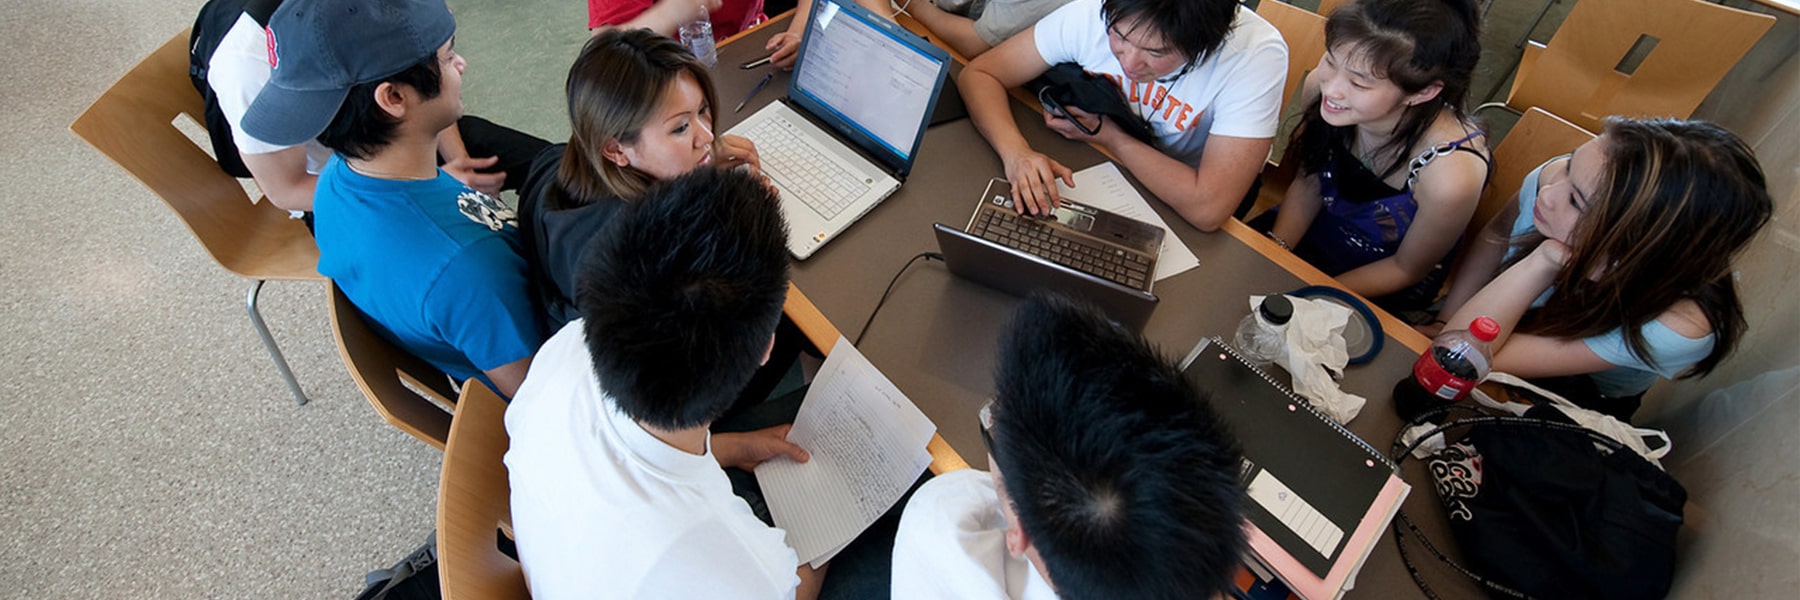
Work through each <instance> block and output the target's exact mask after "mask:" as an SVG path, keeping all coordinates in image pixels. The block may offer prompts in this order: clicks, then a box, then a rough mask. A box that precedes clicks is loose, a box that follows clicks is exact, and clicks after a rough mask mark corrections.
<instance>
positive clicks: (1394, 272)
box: [1337, 256, 1430, 298]
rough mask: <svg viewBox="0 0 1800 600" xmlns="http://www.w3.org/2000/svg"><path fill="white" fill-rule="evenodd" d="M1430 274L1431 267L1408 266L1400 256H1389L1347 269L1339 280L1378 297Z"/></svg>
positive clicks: (1355, 290)
mask: <svg viewBox="0 0 1800 600" xmlns="http://www.w3.org/2000/svg"><path fill="white" fill-rule="evenodd" d="M1429 274H1430V271H1429V269H1426V270H1424V271H1421V270H1418V269H1415V268H1408V267H1407V266H1406V265H1403V264H1401V262H1400V260H1399V258H1398V257H1394V256H1389V257H1387V258H1383V259H1381V260H1377V261H1375V262H1372V263H1369V264H1366V265H1363V266H1360V267H1357V268H1355V269H1351V270H1349V271H1346V272H1344V273H1343V274H1341V275H1338V277H1337V280H1338V283H1342V284H1344V287H1346V288H1349V290H1350V291H1352V292H1356V293H1358V294H1361V295H1362V296H1363V297H1364V298H1378V297H1381V296H1386V295H1388V294H1392V293H1394V292H1398V291H1401V290H1404V289H1406V288H1409V287H1412V286H1413V285H1416V284H1418V283H1419V282H1420V281H1422V280H1424V279H1425V276H1426V275H1429Z"/></svg>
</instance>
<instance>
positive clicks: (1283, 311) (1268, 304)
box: [1258, 294, 1294, 325]
mask: <svg viewBox="0 0 1800 600" xmlns="http://www.w3.org/2000/svg"><path fill="white" fill-rule="evenodd" d="M1258 310H1260V311H1262V316H1263V319H1266V320H1268V322H1269V324H1270V325H1286V324H1287V322H1288V320H1289V319H1292V318H1294V303H1293V302H1291V301H1289V300H1288V297H1287V296H1284V295H1282V294H1269V295H1267V296H1264V297H1263V301H1262V306H1261V307H1260V308H1259V309H1258Z"/></svg>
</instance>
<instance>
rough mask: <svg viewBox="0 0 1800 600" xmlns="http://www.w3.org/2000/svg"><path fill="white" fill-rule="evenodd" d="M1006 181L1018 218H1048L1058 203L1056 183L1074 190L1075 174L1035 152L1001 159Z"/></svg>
mask: <svg viewBox="0 0 1800 600" xmlns="http://www.w3.org/2000/svg"><path fill="white" fill-rule="evenodd" d="M1003 160H1004V161H1005V163H1006V180H1007V181H1009V182H1011V183H1012V199H1013V208H1014V209H1015V210H1018V211H1019V212H1020V213H1021V214H1033V215H1042V214H1049V212H1050V208H1051V207H1053V206H1056V204H1057V202H1058V201H1060V200H1061V199H1062V194H1059V193H1057V191H1056V180H1058V179H1061V180H1063V183H1066V184H1068V185H1069V187H1075V172H1074V171H1070V170H1069V168H1068V167H1065V166H1063V165H1062V163H1059V162H1056V160H1054V159H1052V158H1050V157H1048V156H1045V155H1044V153H1042V152H1038V151H1036V150H1027V151H1025V152H1022V153H1019V154H1016V155H1014V156H1007V157H1004V158H1003Z"/></svg>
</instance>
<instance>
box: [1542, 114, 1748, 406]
mask: <svg viewBox="0 0 1800 600" xmlns="http://www.w3.org/2000/svg"><path fill="white" fill-rule="evenodd" d="M1600 139H1601V140H1604V143H1605V146H1604V151H1605V154H1606V158H1607V166H1606V169H1605V170H1604V172H1603V174H1602V176H1601V181H1600V186H1599V189H1598V190H1597V193H1595V194H1594V195H1593V197H1591V198H1589V201H1588V202H1589V203H1588V208H1587V212H1585V213H1584V214H1583V215H1582V216H1581V219H1580V221H1578V222H1577V223H1576V225H1575V229H1574V231H1573V232H1571V233H1570V239H1569V247H1570V254H1569V259H1568V262H1567V263H1565V264H1564V266H1563V269H1562V271H1561V272H1559V273H1557V274H1556V279H1555V281H1554V283H1553V285H1555V286H1556V287H1555V291H1554V292H1552V293H1551V294H1550V298H1549V299H1548V300H1547V301H1545V302H1544V306H1543V307H1542V308H1541V309H1540V310H1537V311H1535V312H1534V314H1533V315H1531V319H1530V320H1529V321H1528V322H1526V323H1525V324H1524V325H1523V326H1521V327H1520V331H1523V332H1526V333H1532V334H1536V335H1543V336H1548V337H1554V338H1561V339H1582V338H1588V337H1593V336H1597V335H1602V334H1605V333H1607V332H1609V331H1612V330H1613V329H1614V328H1623V330H1624V331H1623V333H1624V338H1625V345H1626V346H1627V347H1629V348H1630V349H1631V353H1632V354H1633V355H1635V356H1637V357H1638V358H1639V359H1641V360H1643V361H1644V362H1646V363H1650V364H1652V365H1654V364H1655V359H1654V358H1653V357H1652V356H1651V355H1650V351H1649V344H1648V343H1647V342H1646V341H1645V339H1644V334H1643V332H1642V331H1641V329H1642V327H1643V326H1644V325H1645V324H1647V323H1649V322H1650V321H1652V320H1654V319H1656V318H1657V317H1658V316H1660V315H1661V314H1662V313H1664V312H1666V311H1668V310H1669V308H1670V307H1672V306H1674V305H1675V304H1676V303H1677V302H1680V301H1682V300H1684V299H1685V300H1693V301H1694V302H1695V303H1696V304H1698V305H1699V306H1700V311H1701V313H1703V314H1704V315H1705V316H1706V320H1707V322H1708V323H1710V324H1711V325H1712V330H1713V335H1714V336H1716V337H1715V338H1714V340H1713V348H1712V353H1710V354H1707V355H1706V358H1705V359H1702V360H1701V361H1700V362H1699V363H1696V364H1695V365H1694V368H1693V369H1692V370H1690V371H1689V372H1688V373H1686V374H1684V375H1683V376H1682V377H1684V378H1685V377H1695V376H1699V375H1704V374H1706V373H1709V372H1712V370H1713V368H1714V367H1717V366H1718V365H1719V362H1720V361H1723V360H1725V357H1726V356H1728V355H1730V354H1731V351H1732V349H1733V348H1734V347H1736V346H1737V343H1738V340H1739V339H1741V338H1742V337H1743V335H1744V330H1745V329H1746V328H1747V327H1748V324H1747V323H1746V322H1745V321H1744V308H1743V306H1742V305H1741V304H1739V302H1738V294H1737V285H1736V284H1734V283H1733V282H1732V278H1731V263H1732V260H1733V259H1734V258H1735V257H1736V256H1737V255H1738V254H1739V253H1740V252H1742V251H1743V249H1744V247H1745V246H1748V245H1749V243H1750V240H1751V239H1752V238H1754V237H1755V236H1756V233H1757V232H1758V231H1761V230H1762V228H1763V226H1765V225H1767V224H1768V222H1769V219H1770V218H1771V216H1772V215H1773V214H1774V210H1775V208H1774V207H1775V204H1774V202H1773V200H1771V199H1770V198H1769V191H1768V187H1767V185H1766V183H1765V181H1764V178H1763V171H1762V166H1761V165H1760V164H1758V163H1757V161H1756V155H1755V154H1754V153H1753V152H1752V151H1751V150H1750V147H1749V146H1747V145H1745V144H1744V141H1743V140H1741V139H1738V137H1737V136H1736V135H1734V134H1732V133H1731V132H1730V131H1726V130H1725V129H1724V128H1722V127H1719V126H1717V125H1714V124H1712V123H1707V122H1704V121H1680V120H1674V119H1652V120H1643V121H1639V120H1632V119H1623V118H1618V117H1608V118H1607V119H1606V127H1605V130H1604V132H1603V134H1602V135H1601V137H1600ZM1542 240H1543V236H1541V235H1533V236H1532V237H1531V238H1530V239H1527V240H1523V241H1521V242H1520V245H1521V246H1522V248H1521V251H1520V252H1516V253H1515V254H1514V256H1515V261H1516V260H1517V258H1516V257H1519V256H1524V255H1525V254H1527V253H1528V252H1525V251H1524V250H1527V249H1529V248H1527V247H1526V246H1530V247H1534V246H1535V243H1541V242H1542Z"/></svg>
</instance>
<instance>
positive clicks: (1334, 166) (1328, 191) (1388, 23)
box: [1268, 0, 1489, 310]
mask: <svg viewBox="0 0 1800 600" xmlns="http://www.w3.org/2000/svg"><path fill="white" fill-rule="evenodd" d="M1478 11H1479V9H1478V8H1477V7H1476V6H1475V4H1474V2H1472V1H1471V0H1359V1H1358V2H1354V3H1350V4H1346V5H1344V6H1342V7H1340V8H1338V9H1337V10H1336V11H1335V12H1333V13H1332V15H1331V19H1330V20H1329V21H1327V22H1326V25H1325V45H1326V49H1327V50H1326V52H1325V55H1324V56H1323V57H1321V58H1320V59H1319V66H1318V68H1316V69H1314V70H1313V71H1312V73H1311V74H1310V75H1308V76H1307V81H1306V92H1305V97H1307V98H1310V99H1311V100H1310V105H1311V106H1312V108H1309V109H1306V110H1305V112H1303V113H1302V115H1301V120H1300V126H1299V128H1298V129H1296V130H1295V131H1294V137H1293V142H1292V143H1291V144H1290V145H1289V146H1288V150H1287V156H1288V160H1293V161H1296V162H1297V163H1298V165H1299V173H1298V175H1297V176H1296V177H1295V179H1294V183H1293V184H1292V185H1290V186H1289V187H1288V190H1287V198H1286V199H1285V200H1284V201H1283V202H1282V204H1281V206H1280V207H1279V208H1278V211H1279V213H1278V214H1279V216H1277V217H1276V218H1275V222H1274V228H1273V229H1272V230H1270V231H1269V233H1268V235H1269V237H1270V238H1273V239H1274V240H1275V242H1276V243H1278V244H1281V245H1282V246H1283V247H1291V248H1292V249H1293V250H1294V253H1295V254H1297V255H1299V256H1300V257H1301V258H1303V259H1306V261H1307V262H1310V263H1312V264H1313V266H1316V267H1319V269H1320V270H1323V271H1325V274H1327V275H1331V276H1333V277H1336V278H1337V280H1338V281H1339V282H1341V283H1343V284H1344V286H1345V287H1347V288H1349V289H1350V291H1353V292H1356V293H1358V294H1361V295H1363V296H1365V297H1369V298H1373V299H1375V301H1376V303H1377V304H1380V305H1382V306H1383V307H1384V308H1387V309H1388V310H1420V309H1423V308H1425V307H1426V306H1428V305H1430V304H1431V302H1432V301H1434V300H1436V299H1437V293H1438V290H1439V289H1440V288H1442V287H1443V283H1444V278H1445V277H1446V276H1447V275H1448V272H1449V268H1450V265H1449V260H1448V256H1449V255H1450V252H1451V251H1452V250H1454V249H1455V247H1456V243H1457V240H1458V238H1459V237H1460V236H1461V234H1462V232H1463V230H1464V229H1466V228H1467V227H1468V224H1469V218H1470V216H1471V215H1473V214H1475V206H1476V204H1477V203H1479V201H1480V199H1481V190H1482V188H1483V187H1484V186H1485V184H1486V181H1487V176H1488V167H1489V165H1488V157H1487V144H1486V141H1485V138H1484V135H1483V133H1482V131H1481V130H1480V129H1479V128H1477V127H1476V126H1475V123H1474V122H1472V121H1471V120H1470V118H1469V117H1468V115H1466V114H1465V113H1464V112H1463V102H1464V101H1465V100H1466V99H1467V97H1468V92H1469V78H1470V76H1471V74H1473V73H1474V71H1475V62H1476V61H1477V60H1478V59H1480V58H1481V42H1480V39H1479V34H1480V26H1479V24H1478V20H1479V18H1480V17H1479V12H1478Z"/></svg>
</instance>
